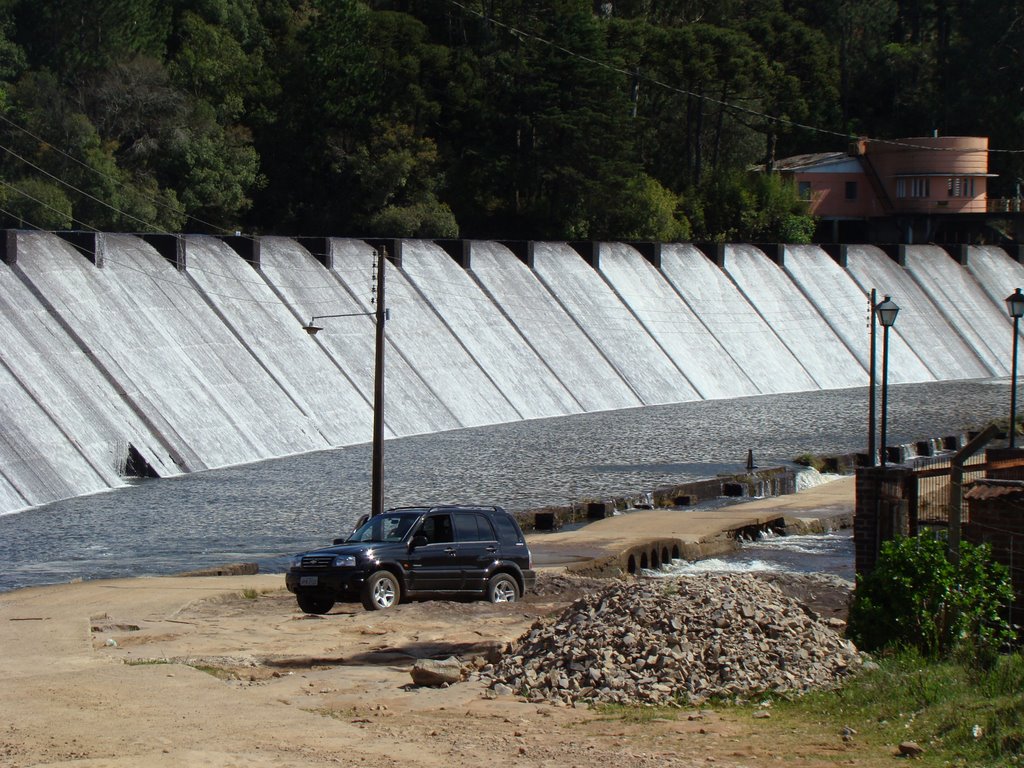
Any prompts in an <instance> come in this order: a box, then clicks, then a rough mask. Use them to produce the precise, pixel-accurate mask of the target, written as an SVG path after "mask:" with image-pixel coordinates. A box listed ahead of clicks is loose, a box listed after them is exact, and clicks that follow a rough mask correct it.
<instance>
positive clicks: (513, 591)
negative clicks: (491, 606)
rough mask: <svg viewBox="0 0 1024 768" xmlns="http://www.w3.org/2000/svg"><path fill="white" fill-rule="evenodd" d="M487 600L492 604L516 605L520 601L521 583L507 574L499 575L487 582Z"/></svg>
mask: <svg viewBox="0 0 1024 768" xmlns="http://www.w3.org/2000/svg"><path fill="white" fill-rule="evenodd" d="M487 599H488V600H490V601H491V602H492V603H514V602H515V601H516V600H518V599H519V583H518V582H517V581H516V580H515V579H514V578H512V577H511V576H509V575H508V574H507V573H497V574H495V575H494V576H491V578H490V580H489V581H488V582H487Z"/></svg>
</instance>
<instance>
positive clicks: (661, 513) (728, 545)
mask: <svg viewBox="0 0 1024 768" xmlns="http://www.w3.org/2000/svg"><path fill="white" fill-rule="evenodd" d="M853 509H854V478H853V477H842V478H840V479H838V480H833V481H830V482H827V483H824V484H822V485H818V486H815V487H813V488H808V489H806V490H803V491H800V492H799V493H794V494H788V495H785V496H773V497H767V498H760V499H752V500H750V501H747V502H740V503H738V504H733V505H730V506H727V507H717V508H707V509H701V508H699V507H674V508H671V509H652V510H637V511H634V512H626V513H623V514H620V515H615V516H613V517H606V518H604V519H602V520H595V521H594V522H592V523H589V524H587V525H585V526H584V527H582V528H578V529H574V530H562V531H555V532H552V533H533V534H530V535H529V536H528V537H527V539H528V540H529V544H530V550H531V551H532V552H533V559H534V565H535V566H536V567H538V568H546V567H567V568H568V569H569V570H572V571H576V572H586V573H608V572H614V571H616V570H618V571H620V572H635V571H636V569H637V568H640V567H642V568H646V567H648V566H650V567H656V566H657V565H658V564H660V563H664V562H666V561H668V560H669V559H670V558H673V557H675V558H678V557H682V558H684V559H687V560H698V559H701V558H704V557H712V556H715V555H719V554H722V553H723V552H728V551H731V550H732V549H735V548H736V547H737V543H736V538H737V536H739V535H741V534H743V533H752V532H754V531H756V530H764V529H766V528H772V529H784V530H785V532H787V533H824V532H827V531H830V530H835V529H838V528H846V527H849V526H851V525H853Z"/></svg>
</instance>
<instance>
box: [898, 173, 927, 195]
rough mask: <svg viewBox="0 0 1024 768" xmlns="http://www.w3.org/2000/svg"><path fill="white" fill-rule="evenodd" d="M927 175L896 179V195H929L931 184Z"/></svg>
mask: <svg viewBox="0 0 1024 768" xmlns="http://www.w3.org/2000/svg"><path fill="white" fill-rule="evenodd" d="M928 181H929V179H928V177H927V176H912V177H910V178H904V179H896V197H928V194H929V190H930V188H931V187H930V185H929V183H928Z"/></svg>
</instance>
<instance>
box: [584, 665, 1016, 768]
mask: <svg viewBox="0 0 1024 768" xmlns="http://www.w3.org/2000/svg"><path fill="white" fill-rule="evenodd" d="M764 698H765V697H757V699H756V701H754V702H752V703H750V704H747V705H743V706H742V709H750V710H753V709H756V708H758V703H759V702H761V701H763V700H764ZM728 706H729V705H727V704H724V703H723V702H715V708H716V709H718V710H719V711H722V710H723V709H725V708H726V707H728ZM599 711H600V712H601V714H602V717H603V719H607V720H617V721H620V722H627V723H632V724H643V723H649V722H652V721H655V720H666V719H668V720H671V719H675V718H677V717H679V715H680V712H682V711H687V710H686V709H683V710H680V709H676V708H670V707H639V706H635V707H629V706H620V705H604V706H601V707H599ZM770 711H771V719H767V720H761V721H759V726H758V727H759V728H760V729H768V730H772V731H774V730H775V729H778V730H777V732H778V733H787V734H793V733H796V734H805V739H806V741H807V743H811V742H812V741H813V739H814V738H815V737H816V736H817V735H820V734H821V733H832V734H840V733H841V732H842V731H843V729H844V728H851V729H853V730H854V731H855V732H856V735H854V737H853V739H854V742H853V743H854V744H855V745H857V746H858V747H861V748H865V749H868V750H871V751H874V752H876V753H880V754H893V753H895V752H896V749H897V745H899V744H900V742H904V741H914V742H916V743H917V744H919V745H920V746H921V747H923V748H924V750H925V751H924V754H923V755H922V756H921V757H920V758H919V759H917V760H914V765H917V766H921V767H922V768H927V767H928V766H943V767H944V768H946V767H953V768H968V767H969V768H1007V767H1009V766H1024V655H1022V654H1020V653H1017V654H1012V655H1006V656H1002V657H1000V658H999V660H998V661H997V663H996V664H995V665H994V666H993V667H992V668H991V669H979V668H978V667H976V666H973V665H970V664H964V663H959V662H956V661H943V662H931V661H926V660H924V659H922V658H921V657H919V656H918V655H917V654H915V653H911V652H906V653H902V654H899V655H894V656H891V657H887V658H883V659H880V660H879V662H878V669H876V670H873V671H867V672H863V673H862V674H860V675H858V676H857V677H856V678H853V679H852V680H850V681H849V682H847V684H846V685H845V686H844V687H843V688H841V689H838V690H835V691H816V692H813V693H810V694H807V695H804V696H798V697H792V698H776V699H774V700H773V701H772V706H771V710H770ZM847 757H848V755H847ZM837 759H838V758H837Z"/></svg>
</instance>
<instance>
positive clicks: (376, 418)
mask: <svg viewBox="0 0 1024 768" xmlns="http://www.w3.org/2000/svg"><path fill="white" fill-rule="evenodd" d="M376 255H377V283H376V287H375V292H376V297H375V298H376V302H377V308H376V310H375V311H374V312H344V313H342V314H338V315H313V317H311V318H310V320H309V324H308V325H304V326H302V330H304V331H305V332H306V333H308V334H309V335H310V336H316V335H317V333H319V332H320V331H322V330H323V328H322V327H321V326H319V325H317V324H316V321H317V320H324V319H327V318H331V317H357V316H366V315H372V316H375V317H376V325H377V333H376V338H375V354H374V365H373V458H372V460H371V461H372V464H373V467H372V469H371V491H370V495H371V497H372V498H371V504H370V514H371V515H379V514H380V513H381V512H383V511H384V322H385V321H386V320H387V319H388V318H389V316H390V315H389V313H388V310H387V309H385V308H384V265H385V263H386V262H387V255H388V252H387V249H386V248H384V247H383V246H381V247H380V248H377V249H376Z"/></svg>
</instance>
